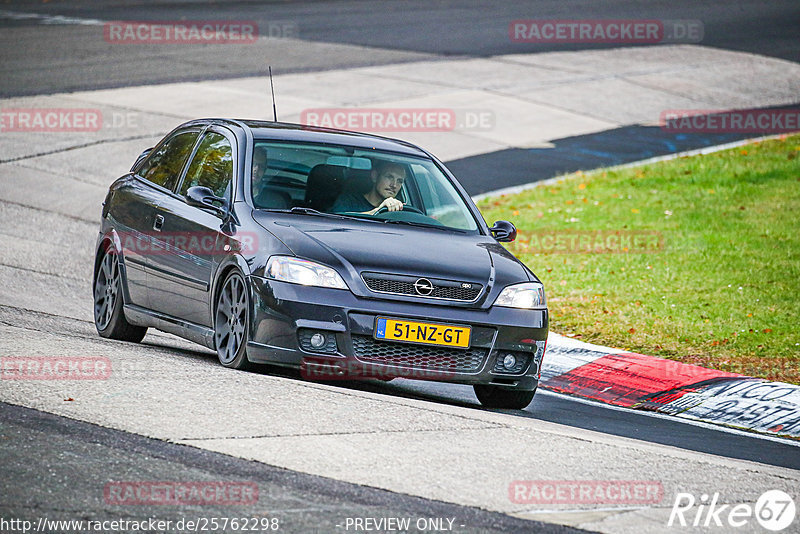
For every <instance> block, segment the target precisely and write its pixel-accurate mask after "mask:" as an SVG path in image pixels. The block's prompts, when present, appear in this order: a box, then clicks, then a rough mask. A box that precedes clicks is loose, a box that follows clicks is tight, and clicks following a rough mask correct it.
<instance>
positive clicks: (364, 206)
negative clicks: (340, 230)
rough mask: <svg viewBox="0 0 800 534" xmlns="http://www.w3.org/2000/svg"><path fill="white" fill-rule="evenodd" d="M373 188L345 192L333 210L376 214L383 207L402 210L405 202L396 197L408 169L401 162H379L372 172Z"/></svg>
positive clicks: (337, 200) (390, 209) (335, 203)
mask: <svg viewBox="0 0 800 534" xmlns="http://www.w3.org/2000/svg"><path fill="white" fill-rule="evenodd" d="M370 179H371V180H372V188H371V189H370V190H369V191H367V192H366V193H364V194H363V195H362V194H358V193H343V194H341V195H339V197H338V198H337V199H336V202H334V204H333V207H332V208H331V211H334V212H339V213H341V212H351V213H364V214H367V215H375V213H377V212H378V210H380V209H381V208H386V209H387V210H389V211H401V210H402V209H403V203H402V202H400V201H399V200H397V199H396V198H395V197H396V196H397V194H398V193H399V192H400V190H401V189H402V188H403V183H405V181H406V169H405V167H404V166H403V165H400V164H399V163H392V162H389V161H380V162H377V163H376V164H375V165H374V166H373V168H372V172H371V173H370Z"/></svg>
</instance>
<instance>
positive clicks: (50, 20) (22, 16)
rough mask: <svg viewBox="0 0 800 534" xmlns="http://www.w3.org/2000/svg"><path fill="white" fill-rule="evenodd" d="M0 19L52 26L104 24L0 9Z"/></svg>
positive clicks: (89, 20)
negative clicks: (34, 22) (29, 21)
mask: <svg viewBox="0 0 800 534" xmlns="http://www.w3.org/2000/svg"><path fill="white" fill-rule="evenodd" d="M0 19H8V20H36V21H39V22H41V23H42V24H53V25H83V26H102V25H103V24H104V23H105V22H104V21H102V20H98V19H84V18H77V17H63V16H61V15H42V14H41V13H21V12H19V11H8V10H5V9H0Z"/></svg>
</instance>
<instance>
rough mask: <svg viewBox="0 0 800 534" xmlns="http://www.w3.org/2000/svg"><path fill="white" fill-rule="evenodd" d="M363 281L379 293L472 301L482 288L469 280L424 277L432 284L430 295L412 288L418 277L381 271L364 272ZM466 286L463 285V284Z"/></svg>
mask: <svg viewBox="0 0 800 534" xmlns="http://www.w3.org/2000/svg"><path fill="white" fill-rule="evenodd" d="M362 278H363V279H364V283H365V284H367V287H368V288H369V289H370V290H372V291H378V292H380V293H391V294H393V295H414V296H417V297H428V298H437V299H447V300H461V301H464V302H472V301H473V300H475V299H476V298H478V295H479V294H480V292H481V289H482V288H483V286H482V285H480V284H473V283H470V282H456V281H453V280H439V279H436V278H426V280H429V281H430V282H431V284H432V285H433V292H431V294H430V295H421V294H419V293H417V291H416V289H414V283H415V282H416V281H417V280H419V277H414V276H400V275H390V274H382V273H364V275H363V276H362ZM465 285H466V286H468V287H464V286H465Z"/></svg>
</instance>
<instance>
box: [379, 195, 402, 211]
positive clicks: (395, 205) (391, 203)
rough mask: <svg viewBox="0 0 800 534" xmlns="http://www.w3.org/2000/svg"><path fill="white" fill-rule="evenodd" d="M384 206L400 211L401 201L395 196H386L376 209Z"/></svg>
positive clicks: (390, 209)
mask: <svg viewBox="0 0 800 534" xmlns="http://www.w3.org/2000/svg"><path fill="white" fill-rule="evenodd" d="M384 207H385V208H386V209H388V210H389V211H402V209H403V203H402V202H400V201H399V200H397V199H396V198H387V199H384V200H383V202H381V203H380V205H379V206H378V209H381V208H384Z"/></svg>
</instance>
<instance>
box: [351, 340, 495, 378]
mask: <svg viewBox="0 0 800 534" xmlns="http://www.w3.org/2000/svg"><path fill="white" fill-rule="evenodd" d="M352 339H353V351H354V353H355V354H354V355H355V357H356V358H357V359H359V360H361V361H362V362H369V363H381V364H385V365H393V366H397V367H408V368H414V369H425V370H430V371H450V372H454V373H471V372H475V371H477V370H479V369H480V368H481V365H482V364H483V360H484V359H485V358H486V354H487V352H488V351H489V349H486V348H480V347H473V348H470V349H466V350H465V349H448V348H441V347H427V346H424V345H412V344H409V343H396V342H391V341H376V340H375V339H373V338H371V337H370V336H362V335H357V334H354V335H353V336H352Z"/></svg>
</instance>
